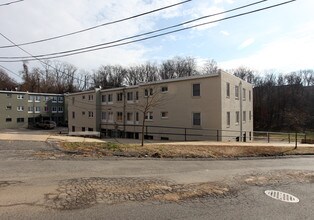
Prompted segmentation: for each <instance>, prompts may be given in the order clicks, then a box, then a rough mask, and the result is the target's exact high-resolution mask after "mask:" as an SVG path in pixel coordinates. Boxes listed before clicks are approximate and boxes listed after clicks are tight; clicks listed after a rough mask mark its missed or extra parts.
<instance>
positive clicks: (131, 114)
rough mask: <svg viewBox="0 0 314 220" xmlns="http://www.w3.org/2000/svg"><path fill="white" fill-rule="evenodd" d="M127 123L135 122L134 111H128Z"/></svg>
mask: <svg viewBox="0 0 314 220" xmlns="http://www.w3.org/2000/svg"><path fill="white" fill-rule="evenodd" d="M126 123H127V124H133V123H134V113H133V112H127V113H126Z"/></svg>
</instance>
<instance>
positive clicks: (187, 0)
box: [0, 0, 191, 81]
mask: <svg viewBox="0 0 314 220" xmlns="http://www.w3.org/2000/svg"><path fill="white" fill-rule="evenodd" d="M189 1H191V0H186V1H183V2H180V3H176V4H173V5H172V6H171V5H170V6H166V7H163V8H159V9H156V10H158V11H160V10H165V9H167V8H169V7H173V6H176V5H179V4H183V3H187V2H189ZM156 10H155V11H156ZM153 11H154V10H153ZM153 11H152V12H153ZM152 12H150V13H152ZM146 14H148V12H147V13H146ZM143 15H144V14H143ZM143 15H136V16H143ZM0 35H1V36H2V37H3V38H5V39H6V40H7V41H9V42H10V43H11V44H12V45H13V46H15V47H17V48H19V49H20V50H22V51H23V52H24V53H26V54H28V55H30V57H33V58H34V59H33V60H37V61H39V62H40V63H41V65H43V66H44V65H45V66H49V67H51V68H53V69H55V70H57V69H56V68H55V67H54V66H52V65H50V64H49V63H48V62H45V61H43V60H42V59H39V58H37V57H36V56H34V55H33V54H31V53H29V52H28V51H26V50H25V49H23V48H22V47H21V46H20V45H18V44H16V43H15V42H13V41H12V40H11V39H9V38H8V37H7V36H5V35H4V34H3V33H0ZM26 61H27V60H23V62H26ZM45 66H44V67H45ZM63 73H65V72H63ZM65 74H66V75H68V76H69V74H68V73H65ZM72 78H73V79H76V80H79V81H84V80H82V79H80V78H77V77H73V76H72Z"/></svg>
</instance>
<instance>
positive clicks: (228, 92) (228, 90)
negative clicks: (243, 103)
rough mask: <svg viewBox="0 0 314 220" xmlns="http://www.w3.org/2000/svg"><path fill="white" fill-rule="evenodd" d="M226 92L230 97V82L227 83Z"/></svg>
mask: <svg viewBox="0 0 314 220" xmlns="http://www.w3.org/2000/svg"><path fill="white" fill-rule="evenodd" d="M226 93H227V97H228V98H229V97H230V83H228V82H227V83H226Z"/></svg>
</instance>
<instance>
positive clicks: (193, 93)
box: [192, 83, 201, 97]
mask: <svg viewBox="0 0 314 220" xmlns="http://www.w3.org/2000/svg"><path fill="white" fill-rule="evenodd" d="M197 85H198V86H199V90H194V86H197ZM197 91H198V94H196V92H197ZM192 96H193V97H200V96H201V83H193V84H192Z"/></svg>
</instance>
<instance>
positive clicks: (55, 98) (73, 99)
mask: <svg viewBox="0 0 314 220" xmlns="http://www.w3.org/2000/svg"><path fill="white" fill-rule="evenodd" d="M74 101H75V97H72V102H73V103H74ZM52 102H53V103H56V102H57V96H53V97H52Z"/></svg>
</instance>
